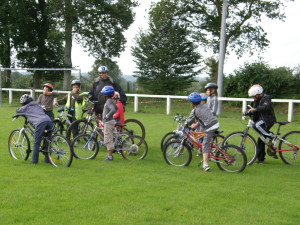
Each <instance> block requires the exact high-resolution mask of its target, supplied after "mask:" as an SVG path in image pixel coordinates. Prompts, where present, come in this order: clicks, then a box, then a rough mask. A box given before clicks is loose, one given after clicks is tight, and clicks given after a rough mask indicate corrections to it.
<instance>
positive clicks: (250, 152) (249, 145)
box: [222, 132, 258, 165]
mask: <svg viewBox="0 0 300 225" xmlns="http://www.w3.org/2000/svg"><path fill="white" fill-rule="evenodd" d="M224 145H236V146H238V147H240V148H241V149H242V150H243V151H244V152H245V154H246V156H247V165H251V164H253V163H254V161H255V159H256V157H257V153H258V147H257V144H256V141H255V139H254V138H253V137H252V136H251V135H250V134H247V135H246V137H244V132H233V133H231V134H229V135H227V136H226V137H225V138H224V141H223V143H222V146H224Z"/></svg>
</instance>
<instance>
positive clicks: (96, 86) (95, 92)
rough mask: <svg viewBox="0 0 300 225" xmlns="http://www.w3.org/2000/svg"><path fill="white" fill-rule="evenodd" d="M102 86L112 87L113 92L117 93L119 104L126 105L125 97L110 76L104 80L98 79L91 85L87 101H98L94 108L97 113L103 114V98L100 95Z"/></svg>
mask: <svg viewBox="0 0 300 225" xmlns="http://www.w3.org/2000/svg"><path fill="white" fill-rule="evenodd" d="M104 86H112V87H113V88H114V89H115V91H117V92H119V94H120V102H122V104H123V105H125V104H126V101H127V97H126V95H125V93H124V91H123V90H122V88H121V86H120V85H119V84H117V83H116V82H114V80H113V79H112V78H111V77H110V76H108V78H107V79H105V80H104V79H101V78H98V80H97V81H96V82H94V83H93V85H92V87H91V90H90V92H89V99H90V100H92V101H98V103H97V105H96V107H95V110H96V112H97V113H100V114H102V112H103V108H104V104H105V97H104V95H103V94H101V90H102V88H103V87H104Z"/></svg>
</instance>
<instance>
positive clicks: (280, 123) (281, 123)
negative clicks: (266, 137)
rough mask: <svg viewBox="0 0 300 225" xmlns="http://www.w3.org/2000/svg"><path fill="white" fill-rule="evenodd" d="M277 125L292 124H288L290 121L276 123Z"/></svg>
mask: <svg viewBox="0 0 300 225" xmlns="http://www.w3.org/2000/svg"><path fill="white" fill-rule="evenodd" d="M275 123H278V124H279V125H286V124H288V123H290V122H288V121H283V122H279V121H276V122H275Z"/></svg>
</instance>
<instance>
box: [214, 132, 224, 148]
mask: <svg viewBox="0 0 300 225" xmlns="http://www.w3.org/2000/svg"><path fill="white" fill-rule="evenodd" d="M224 139H225V137H224V136H223V135H221V134H215V135H214V136H213V140H212V141H213V142H214V143H215V144H216V145H218V146H221V145H222V143H223V142H224Z"/></svg>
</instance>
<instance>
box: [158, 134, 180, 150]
mask: <svg viewBox="0 0 300 225" xmlns="http://www.w3.org/2000/svg"><path fill="white" fill-rule="evenodd" d="M175 134H176V133H175V132H174V131H172V132H168V133H166V134H165V135H164V136H163V137H162V139H161V141H160V149H161V151H163V150H164V146H165V144H166V140H168V139H169V137H171V136H173V135H175Z"/></svg>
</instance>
